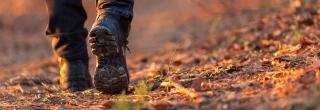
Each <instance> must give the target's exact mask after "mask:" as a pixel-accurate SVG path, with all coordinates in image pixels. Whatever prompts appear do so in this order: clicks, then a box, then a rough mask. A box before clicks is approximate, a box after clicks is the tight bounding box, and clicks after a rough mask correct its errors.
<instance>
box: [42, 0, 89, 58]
mask: <svg viewBox="0 0 320 110" xmlns="http://www.w3.org/2000/svg"><path fill="white" fill-rule="evenodd" d="M46 2H47V7H48V11H49V24H48V27H47V30H46V35H47V36H49V37H51V38H52V47H53V49H54V52H55V54H56V55H58V56H59V57H62V58H67V59H84V58H86V59H87V58H88V54H87V48H86V47H87V46H86V36H87V33H88V32H87V30H86V29H85V28H84V22H85V20H86V19H87V15H86V12H85V10H84V8H83V6H82V1H81V0H46Z"/></svg>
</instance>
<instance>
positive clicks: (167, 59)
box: [0, 6, 320, 110]
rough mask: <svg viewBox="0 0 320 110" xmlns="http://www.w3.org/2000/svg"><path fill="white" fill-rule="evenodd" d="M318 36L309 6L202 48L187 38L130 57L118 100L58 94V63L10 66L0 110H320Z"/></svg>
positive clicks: (317, 13)
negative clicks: (124, 89)
mask: <svg viewBox="0 0 320 110" xmlns="http://www.w3.org/2000/svg"><path fill="white" fill-rule="evenodd" d="M319 36H320V9H319V8H315V7H313V6H306V7H297V8H295V9H292V10H291V9H290V10H285V11H282V12H276V13H273V14H268V15H266V16H264V17H261V18H259V19H257V20H254V21H251V22H250V23H248V24H247V25H244V26H242V27H240V28H237V29H231V30H227V31H224V32H222V33H221V34H219V35H217V36H215V37H210V38H208V39H207V40H205V41H204V42H202V43H194V42H193V41H194V39H196V38H193V37H190V38H184V39H181V40H180V41H179V42H175V43H166V45H165V46H163V48H161V49H158V50H157V51H152V52H138V53H132V54H135V56H128V57H127V58H128V64H129V71H130V73H131V84H130V89H129V91H130V93H128V94H122V95H104V94H101V93H100V92H98V91H97V90H95V89H91V90H87V91H84V92H76V93H70V92H64V91H61V90H60V88H59V84H58V82H59V81H58V80H59V74H58V73H57V71H59V68H58V66H57V63H58V62H57V61H56V57H50V58H43V59H38V60H34V61H30V62H27V63H26V64H18V65H10V66H7V67H6V68H2V69H1V70H0V72H1V75H0V76H1V80H0V81H1V84H0V89H1V91H0V109H110V108H112V109H122V110H125V109H150V110H154V109H155V110H165V109H173V110H176V109H181V110H184V109H190V110H198V109H203V110H212V109H217V110H227V109H229V110H239V109H240V110H241V109H243V110H252V109H257V110H271V109H288V110H289V109H290V110H303V109H308V110H317V109H320V105H319V103H320V37H319ZM90 63H91V65H90V69H91V70H92V69H93V68H94V63H95V60H94V58H93V57H92V58H91V60H90ZM17 68H20V69H17Z"/></svg>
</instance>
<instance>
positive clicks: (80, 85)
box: [59, 58, 93, 92]
mask: <svg viewBox="0 0 320 110" xmlns="http://www.w3.org/2000/svg"><path fill="white" fill-rule="evenodd" d="M59 63H60V64H59V66H60V88H61V89H62V90H68V91H70V92H76V91H84V90H87V89H90V88H92V87H93V84H92V79H91V75H90V74H89V70H88V59H81V60H67V59H64V58H59Z"/></svg>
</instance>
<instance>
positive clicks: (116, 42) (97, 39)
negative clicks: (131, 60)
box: [89, 13, 130, 94]
mask: <svg viewBox="0 0 320 110" xmlns="http://www.w3.org/2000/svg"><path fill="white" fill-rule="evenodd" d="M129 28H130V20H129V19H126V18H124V17H121V16H118V15H116V14H111V13H108V14H107V15H106V14H100V15H98V16H97V19H96V21H95V23H94V24H93V27H92V29H91V31H90V32H89V43H90V46H91V49H92V53H93V54H94V55H95V56H96V57H97V65H96V70H95V76H94V84H95V87H96V89H97V90H98V91H101V92H103V93H105V94H119V93H121V92H122V91H126V90H127V88H128V84H129V74H128V69H127V64H126V58H125V50H126V49H127V43H128V42H127V37H128V33H129Z"/></svg>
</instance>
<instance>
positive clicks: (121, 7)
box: [96, 0, 134, 22]
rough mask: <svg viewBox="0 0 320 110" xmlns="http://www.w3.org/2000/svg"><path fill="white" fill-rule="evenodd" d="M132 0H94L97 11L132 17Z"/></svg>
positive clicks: (130, 18)
mask: <svg viewBox="0 0 320 110" xmlns="http://www.w3.org/2000/svg"><path fill="white" fill-rule="evenodd" d="M133 5H134V0H96V7H97V10H98V13H104V12H106V13H111V14H116V15H120V16H122V17H125V18H128V19H129V21H130V22H131V20H132V17H133Z"/></svg>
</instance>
